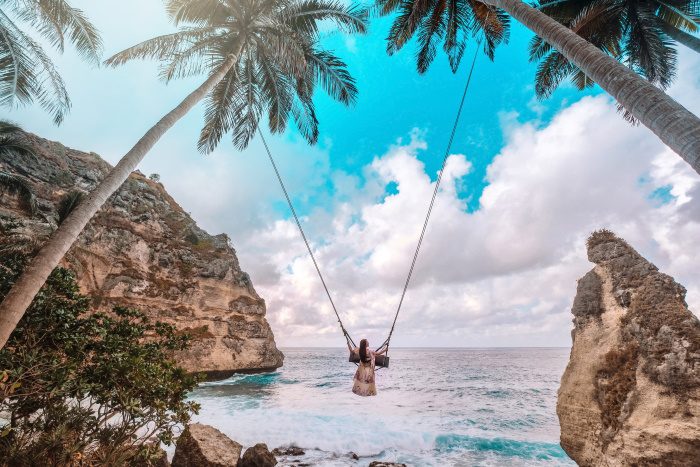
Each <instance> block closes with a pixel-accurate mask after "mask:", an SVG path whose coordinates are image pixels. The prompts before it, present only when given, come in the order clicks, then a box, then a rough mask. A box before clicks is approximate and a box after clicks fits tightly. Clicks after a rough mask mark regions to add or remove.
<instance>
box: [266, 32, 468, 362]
mask: <svg viewBox="0 0 700 467" xmlns="http://www.w3.org/2000/svg"><path fill="white" fill-rule="evenodd" d="M480 45H481V41H480V40H479V41H478V43H477V47H476V52H475V53H474V58H473V60H472V64H471V67H470V69H469V75H468V76H467V82H466V84H465V86H464V92H463V93H462V100H461V101H460V103H459V108H458V110H457V115H456V117H455V121H454V124H453V125H452V132H451V133H450V139H449V141H448V143H447V148H446V150H445V156H444V157H443V159H442V166H441V168H440V171H439V172H438V177H437V180H436V181H435V189H434V190H433V196H432V198H431V200H430V205H429V206H428V212H427V214H426V216H425V221H424V222H423V229H422V230H421V234H420V237H419V239H418V244H417V245H416V250H415V252H414V254H413V260H412V261H411V267H410V269H409V271H408V276H407V277H406V282H405V283H404V287H403V291H402V292H401V299H400V300H399V304H398V306H397V307H396V313H395V314H394V321H393V322H392V323H391V329H390V330H389V336H388V337H387V338H386V340H385V341H384V342H383V343H382V345H380V346H379V347H378V348H377V350H380V349H381V348H382V347H384V346H386V347H387V354H388V350H389V342H390V341H391V336H392V335H393V333H394V328H395V327H396V320H397V319H398V318H399V313H400V312H401V306H402V305H403V302H404V299H405V298H406V293H407V292H408V286H409V285H410V283H411V278H412V277H413V271H414V269H415V267H416V262H417V261H418V255H419V253H420V249H421V246H422V245H423V239H424V238H425V233H426V231H427V229H428V223H429V222H430V216H431V214H432V212H433V207H434V206H435V200H436V199H437V195H438V192H439V190H440V183H441V182H442V175H443V172H444V171H445V166H446V165H447V160H448V159H449V157H450V151H451V150H452V143H453V142H454V138H455V134H456V132H457V126H458V125H459V120H460V117H461V116H462V110H463V109H464V103H465V102H466V98H467V91H468V90H469V85H470V83H471V81H472V75H473V73H474V66H475V65H476V59H477V57H478V55H479V47H480ZM258 135H260V139H261V140H262V142H263V146H265V151H266V152H267V157H268V159H270V164H272V168H273V169H274V171H275V175H276V176H277V180H278V181H279V184H280V187H281V188H282V192H283V193H284V197H285V198H286V199H287V204H288V205H289V209H290V210H291V212H292V216H294V221H295V222H296V224H297V228H298V229H299V233H300V234H301V238H302V239H303V240H304V244H305V245H306V250H307V251H308V252H309V256H311V261H312V262H313V264H314V268H316V273H317V274H318V277H319V278H320V279H321V284H323V289H324V290H325V291H326V296H328V301H329V302H330V304H331V307H332V308H333V312H334V313H335V316H336V318H337V319H338V324H339V325H340V329H341V331H343V336H344V337H345V340H346V342H347V343H348V345H352V346H353V347H357V345H355V342H354V341H353V340H352V337H351V336H350V333H348V331H347V329H345V326H344V325H343V321H342V320H341V319H340V315H339V314H338V309H337V308H336V306H335V302H334V301H333V297H332V296H331V293H330V291H329V290H328V286H327V285H326V281H325V279H324V278H323V273H321V268H320V267H319V265H318V262H317V261H316V257H315V256H314V252H313V250H312V249H311V245H310V244H309V241H308V239H307V238H306V234H305V233H304V229H303V228H302V226H301V221H300V220H299V216H298V215H297V212H296V210H295V209H294V205H293V204H292V200H291V198H290V197H289V192H288V191H287V188H286V186H285V184H284V181H283V180H282V175H281V174H280V171H279V170H278V168H277V164H276V163H275V160H274V158H273V157H272V153H271V152H270V148H269V146H268V145H267V141H266V140H265V137H264V136H263V134H262V131H261V130H260V128H258Z"/></svg>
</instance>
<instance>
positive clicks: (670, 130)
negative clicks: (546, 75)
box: [378, 0, 700, 174]
mask: <svg viewBox="0 0 700 467" xmlns="http://www.w3.org/2000/svg"><path fill="white" fill-rule="evenodd" d="M379 1H380V2H384V1H387V0H379ZM390 1H391V3H386V4H384V3H379V4H378V7H379V8H381V9H382V10H383V11H384V12H386V13H389V12H392V11H398V12H399V16H398V17H397V19H396V20H395V22H394V24H395V25H396V24H397V23H398V22H399V21H401V19H400V18H401V15H402V14H405V12H407V11H415V12H416V15H417V16H416V18H414V20H413V24H419V25H422V24H427V20H426V19H423V20H421V18H427V17H428V15H429V14H430V13H431V11H433V10H431V9H430V8H428V7H427V6H430V5H435V4H438V3H439V2H442V1H443V0H390ZM445 1H446V0H445ZM455 1H456V0H455ZM478 3H479V2H478V1H476V0H474V3H469V4H462V5H463V7H462V8H465V7H466V8H472V9H473V8H474V5H475V4H478ZM481 3H483V4H485V5H488V6H490V7H491V9H492V11H493V13H492V14H494V15H496V14H498V11H499V10H503V11H505V12H507V13H508V14H509V15H511V16H512V17H513V18H515V19H516V20H517V21H519V22H520V23H521V24H523V25H524V26H525V27H527V28H529V29H530V30H531V31H532V32H534V33H535V34H536V35H538V36H540V37H541V38H542V40H543V41H544V42H546V43H547V44H550V45H551V46H552V47H553V48H554V49H556V50H557V51H559V52H560V53H561V54H562V56H563V57H564V58H566V59H567V60H568V61H570V62H571V63H572V64H573V65H575V66H576V67H578V68H579V69H580V70H581V71H582V72H583V73H584V74H585V75H586V76H587V77H588V78H589V79H591V80H592V81H594V82H595V83H598V85H599V86H600V87H601V88H603V89H604V90H605V91H607V92H608V94H610V95H611V96H612V97H613V98H615V100H617V102H618V103H619V104H620V105H621V106H622V107H624V108H625V109H626V110H627V111H628V112H629V113H630V115H631V116H632V117H633V118H635V119H636V120H637V121H639V122H640V123H642V124H643V125H645V126H646V127H648V128H649V129H650V130H651V131H652V132H654V134H656V135H657V136H658V137H659V138H660V139H661V141H663V142H664V143H666V145H668V146H669V147H670V148H671V149H672V150H673V151H675V152H676V153H677V154H678V155H679V156H681V157H682V158H683V159H684V160H685V161H686V162H687V163H688V164H690V166H691V167H692V168H693V169H694V170H695V171H696V172H698V173H699V174H700V119H699V118H698V117H697V116H695V115H694V114H692V113H691V112H690V111H688V110H687V109H686V108H685V107H683V106H682V105H681V104H679V103H678V102H676V101H674V100H673V99H671V98H670V97H669V96H668V95H666V94H665V93H664V92H663V91H662V90H660V89H658V88H657V87H656V86H654V85H653V84H652V83H650V82H648V81H647V80H645V79H644V78H642V77H640V76H639V75H637V74H636V73H635V72H634V71H632V70H631V69H629V68H628V67H626V66H625V65H623V64H621V63H619V62H618V61H617V60H615V59H614V58H613V57H611V56H609V55H608V54H606V53H605V52H603V51H601V50H599V49H598V48H597V47H596V46H594V45H593V44H591V43H590V42H588V41H586V40H585V39H583V38H582V37H581V36H579V35H578V34H576V33H575V32H573V31H572V30H571V29H569V28H567V27H566V26H563V25H562V24H560V23H558V22H557V21H556V20H554V19H552V18H550V17H549V16H547V15H545V14H544V13H542V12H541V11H539V10H537V9H535V8H533V7H531V6H529V5H527V4H525V3H523V2H522V1H521V0H483V2H481ZM426 5H427V6H426ZM463 15H465V14H464V13H463ZM415 33H418V35H419V40H420V37H421V36H420V35H421V34H424V33H425V30H424V29H423V28H419V27H413V28H412V29H411V30H408V31H407V35H408V36H409V37H410V36H412V35H414V34H415ZM402 40H403V41H404V42H406V41H407V39H402ZM638 46H641V44H639V45H638Z"/></svg>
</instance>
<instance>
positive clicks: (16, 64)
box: [0, 10, 71, 125]
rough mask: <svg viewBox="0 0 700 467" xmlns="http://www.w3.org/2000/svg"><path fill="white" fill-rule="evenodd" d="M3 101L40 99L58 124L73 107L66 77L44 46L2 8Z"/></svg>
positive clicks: (0, 94)
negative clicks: (63, 76) (24, 30)
mask: <svg viewBox="0 0 700 467" xmlns="http://www.w3.org/2000/svg"><path fill="white" fill-rule="evenodd" d="M0 45H3V46H4V47H0V104H1V105H6V106H10V107H12V106H15V105H25V104H29V103H31V102H33V101H34V100H37V101H38V102H39V105H40V106H41V107H42V108H44V109H45V110H46V111H48V112H49V113H50V114H52V115H53V118H54V123H56V124H57V125H58V124H60V123H61V122H62V121H63V118H64V117H65V115H66V113H68V111H69V110H70V107H71V103H70V98H69V97H68V91H67V90H66V86H65V83H64V82H63V78H62V77H61V75H60V74H59V73H58V71H57V70H56V68H55V66H54V64H53V62H52V61H51V59H50V58H49V57H48V55H47V54H46V52H44V50H43V48H42V47H41V46H40V45H39V44H38V43H37V42H35V41H34V40H33V39H32V38H31V37H29V36H27V35H26V34H25V33H24V32H22V30H20V29H19V28H18V27H17V26H16V25H15V24H14V23H13V22H12V21H11V20H10V19H9V18H8V17H7V15H5V14H4V12H3V11H2V10H0Z"/></svg>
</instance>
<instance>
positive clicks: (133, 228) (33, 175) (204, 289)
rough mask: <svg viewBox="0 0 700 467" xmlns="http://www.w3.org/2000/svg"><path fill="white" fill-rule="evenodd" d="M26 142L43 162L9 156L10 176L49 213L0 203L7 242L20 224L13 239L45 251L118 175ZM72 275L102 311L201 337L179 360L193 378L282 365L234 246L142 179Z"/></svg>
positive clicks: (102, 219) (106, 210)
mask: <svg viewBox="0 0 700 467" xmlns="http://www.w3.org/2000/svg"><path fill="white" fill-rule="evenodd" d="M26 139H27V143H28V144H29V145H31V147H32V148H34V150H35V152H36V157H34V156H31V155H27V154H20V155H13V156H12V157H9V156H8V155H0V170H1V171H5V172H9V173H13V174H16V175H20V176H22V177H24V178H25V179H26V181H27V182H28V183H29V185H30V186H31V187H32V190H33V191H34V193H35V194H36V196H37V198H38V205H39V207H40V209H41V212H40V213H39V214H38V215H35V216H31V215H30V214H29V213H27V212H26V211H25V210H24V209H23V207H22V206H21V203H19V200H17V199H15V198H13V197H12V196H10V195H8V194H3V193H0V224H1V225H0V235H2V233H1V232H3V230H6V229H3V228H2V227H3V225H6V224H7V225H9V224H17V223H19V226H16V228H15V231H14V232H13V235H18V236H22V238H25V239H31V240H33V241H37V242H42V241H44V240H45V239H46V238H47V237H48V236H49V235H50V234H51V232H52V231H53V230H54V229H55V227H56V225H57V223H58V220H59V212H60V205H61V201H62V200H63V199H64V197H65V196H66V195H68V194H69V193H71V192H73V191H79V192H81V193H87V192H89V191H90V190H91V189H93V188H94V187H95V185H96V184H97V183H98V181H99V180H101V179H102V177H104V176H105V174H106V173H107V171H108V170H109V168H110V166H109V164H107V162H105V161H104V160H102V159H101V158H100V157H99V156H97V155H96V154H94V153H84V152H80V151H75V150H72V149H69V148H66V147H64V146H62V145H61V144H59V143H55V142H51V141H47V140H44V139H41V138H38V137H35V136H32V135H29V134H27V136H26ZM64 265H65V266H67V267H69V268H71V269H73V270H74V271H75V272H76V273H77V276H78V281H79V283H80V287H81V291H82V292H83V293H85V294H89V295H91V296H92V297H94V298H95V304H96V306H97V308H98V309H99V310H101V311H110V310H111V309H112V308H113V307H114V306H115V305H123V306H129V307H137V308H139V309H141V310H142V311H144V312H145V313H147V314H148V315H149V316H150V317H151V318H153V319H158V320H160V321H165V322H168V323H171V324H173V325H175V326H176V327H178V328H179V329H182V330H187V331H189V332H190V333H191V334H193V335H194V341H193V346H192V349H191V350H189V351H188V352H187V353H183V354H181V355H178V356H177V357H178V360H179V362H180V363H181V365H182V366H183V367H185V369H187V370H190V371H205V372H207V373H208V374H209V376H210V377H211V378H217V377H218V378H225V377H228V376H230V375H231V374H232V373H233V372H235V371H237V370H248V371H250V370H272V369H275V368H278V367H280V366H281V365H282V361H283V355H282V353H281V352H280V351H279V350H278V349H277V347H276V345H275V341H274V336H273V335H272V331H271V329H270V326H269V325H268V323H267V321H266V320H265V301H264V300H263V299H262V298H261V297H260V296H259V295H258V294H257V292H256V291H255V289H254V287H253V284H252V283H251V280H250V277H249V276H248V274H246V273H245V272H244V271H242V270H241V267H240V265H239V263H238V259H237V257H236V252H235V250H234V249H233V247H232V246H231V245H230V242H229V239H228V237H227V236H226V235H224V234H222V235H216V236H212V235H209V234H208V233H207V232H205V231H203V230H202V229H200V228H199V227H197V225H196V223H195V222H194V221H193V220H192V218H191V217H190V216H189V215H188V214H187V213H186V212H184V211H183V210H182V208H181V207H180V206H179V205H178V204H177V203H176V202H175V200H174V199H173V198H172V197H170V195H169V194H168V193H167V191H165V188H164V187H163V185H161V184H160V183H158V182H156V181H153V180H149V179H148V178H146V177H144V176H143V174H141V173H140V172H138V171H136V172H134V173H133V174H132V175H131V176H130V177H129V179H128V180H127V181H126V182H125V183H124V185H123V186H122V187H121V188H120V190H119V191H118V192H117V193H115V194H114V196H112V197H111V198H110V199H109V200H108V201H107V203H105V205H104V207H103V208H102V210H100V211H99V212H98V213H97V215H96V216H95V217H94V218H93V220H92V221H91V222H90V223H89V224H88V226H87V227H86V229H85V231H84V232H83V234H82V235H81V236H80V239H79V240H78V242H77V243H76V244H75V245H74V246H73V248H72V249H71V250H70V251H69V252H68V254H67V255H66V257H65V260H64Z"/></svg>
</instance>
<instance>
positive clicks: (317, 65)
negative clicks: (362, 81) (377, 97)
mask: <svg viewBox="0 0 700 467" xmlns="http://www.w3.org/2000/svg"><path fill="white" fill-rule="evenodd" d="M306 61H307V63H308V66H309V71H310V72H311V73H312V75H313V77H314V78H313V79H314V80H315V82H317V83H319V84H320V85H321V87H322V88H323V89H324V90H325V91H326V92H327V93H328V95H329V96H331V97H332V98H333V99H335V100H337V101H340V102H341V103H343V104H345V105H352V104H354V103H355V101H356V99H357V87H356V86H355V80H354V79H353V77H352V76H351V75H350V72H348V69H347V66H346V65H345V63H344V62H343V61H342V60H341V59H340V58H338V57H336V56H335V55H333V54H332V53H330V52H328V51H325V50H315V49H313V50H311V51H310V52H309V53H308V54H307V55H306Z"/></svg>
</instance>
